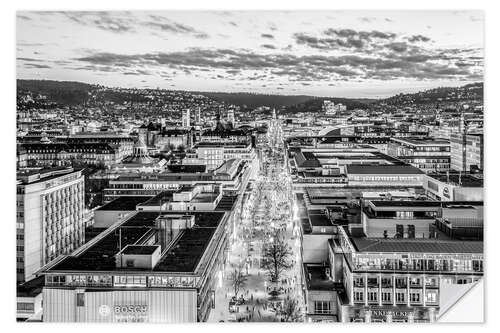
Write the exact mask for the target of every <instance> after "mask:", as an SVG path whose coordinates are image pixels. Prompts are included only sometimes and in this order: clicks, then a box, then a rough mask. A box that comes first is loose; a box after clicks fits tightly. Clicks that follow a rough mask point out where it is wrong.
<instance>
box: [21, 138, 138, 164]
mask: <svg viewBox="0 0 500 333" xmlns="http://www.w3.org/2000/svg"><path fill="white" fill-rule="evenodd" d="M22 148H23V149H25V151H26V160H27V165H28V166H30V167H43V166H49V167H51V166H69V165H71V164H72V163H81V164H86V165H96V166H109V165H113V164H116V163H119V162H120V161H121V160H122V159H123V158H124V157H125V156H127V155H128V152H129V151H130V150H129V149H125V147H123V146H121V145H120V146H117V145H113V144H109V143H94V142H92V143H90V142H84V143H72V142H71V143H70V142H68V143H23V144H22Z"/></svg>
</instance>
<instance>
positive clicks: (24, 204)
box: [16, 168, 85, 283]
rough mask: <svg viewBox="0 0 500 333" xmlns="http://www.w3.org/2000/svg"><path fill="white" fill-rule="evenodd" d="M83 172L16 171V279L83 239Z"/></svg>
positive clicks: (31, 273)
mask: <svg viewBox="0 0 500 333" xmlns="http://www.w3.org/2000/svg"><path fill="white" fill-rule="evenodd" d="M84 187H85V186H84V176H83V175H82V172H81V171H80V170H78V171H75V170H73V169H71V168H68V169H61V168H58V169H49V170H43V169H39V170H26V171H20V172H18V174H17V200H16V208H17V209H16V213H17V214H16V215H17V216H16V217H17V219H16V227H17V229H16V239H17V241H16V243H17V282H18V283H20V282H24V281H27V280H30V279H31V278H33V277H34V273H35V272H36V271H37V270H39V269H40V268H41V267H42V266H44V265H45V264H47V263H49V262H50V261H51V260H53V259H55V258H56V257H57V256H59V255H61V254H68V253H70V252H71V251H73V250H75V249H76V248H78V247H79V246H80V245H82V244H83V242H84V234H85V225H84V224H85V219H84Z"/></svg>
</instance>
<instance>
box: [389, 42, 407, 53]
mask: <svg viewBox="0 0 500 333" xmlns="http://www.w3.org/2000/svg"><path fill="white" fill-rule="evenodd" d="M385 46H386V47H387V48H388V49H389V50H392V51H394V52H404V51H406V50H408V44H406V43H405V42H393V43H389V44H385Z"/></svg>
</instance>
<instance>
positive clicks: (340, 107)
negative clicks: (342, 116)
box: [323, 100, 347, 115]
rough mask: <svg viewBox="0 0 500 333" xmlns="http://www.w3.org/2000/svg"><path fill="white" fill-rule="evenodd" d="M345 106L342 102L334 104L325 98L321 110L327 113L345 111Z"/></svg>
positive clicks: (332, 113)
mask: <svg viewBox="0 0 500 333" xmlns="http://www.w3.org/2000/svg"><path fill="white" fill-rule="evenodd" d="M346 110H347V106H345V105H344V104H342V103H339V104H337V105H335V102H332V101H329V100H325V101H323V112H324V113H325V114H327V115H334V114H336V113H337V112H341V111H346Z"/></svg>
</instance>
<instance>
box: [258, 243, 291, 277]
mask: <svg viewBox="0 0 500 333" xmlns="http://www.w3.org/2000/svg"><path fill="white" fill-rule="evenodd" d="M262 253H263V259H262V266H263V268H264V269H265V270H267V272H268V274H269V276H270V278H271V282H277V281H278V280H279V279H280V277H281V275H282V273H283V272H284V271H285V270H287V269H290V268H291V267H292V263H291V262H290V256H291V255H292V252H291V251H290V249H289V247H288V245H287V243H286V242H285V241H284V240H283V239H282V238H281V237H279V236H278V235H276V237H274V241H273V243H272V244H266V245H264V249H263V251H262Z"/></svg>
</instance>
